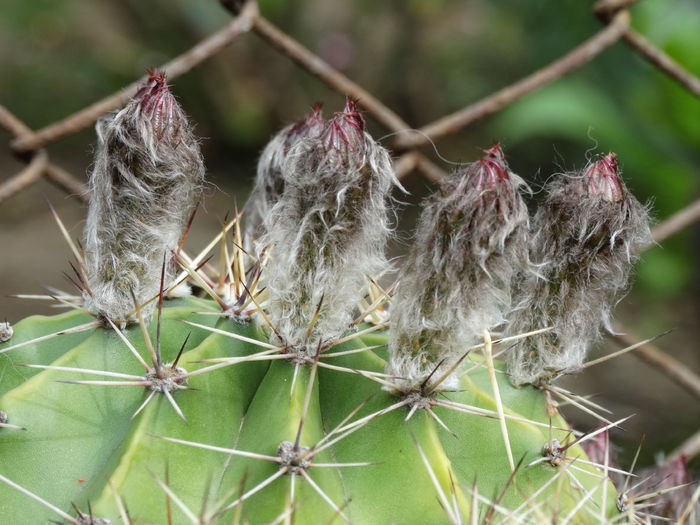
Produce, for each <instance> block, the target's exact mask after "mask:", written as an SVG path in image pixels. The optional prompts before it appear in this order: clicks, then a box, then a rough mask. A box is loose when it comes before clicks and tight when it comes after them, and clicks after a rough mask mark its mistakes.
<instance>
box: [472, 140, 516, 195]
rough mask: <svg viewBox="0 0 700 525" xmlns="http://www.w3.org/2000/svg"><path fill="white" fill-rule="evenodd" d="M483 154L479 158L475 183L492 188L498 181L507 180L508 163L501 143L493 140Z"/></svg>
mask: <svg viewBox="0 0 700 525" xmlns="http://www.w3.org/2000/svg"><path fill="white" fill-rule="evenodd" d="M483 151H484V156H483V157H482V158H481V159H480V160H479V164H480V168H479V172H478V179H477V184H478V185H479V186H483V187H486V188H492V187H494V186H495V185H496V184H498V183H499V182H502V181H504V180H508V179H509V178H510V176H509V175H508V164H506V156H505V154H504V153H503V149H502V148H501V145H500V144H499V143H497V142H495V143H494V144H493V145H492V146H491V147H490V148H489V149H485V150H483Z"/></svg>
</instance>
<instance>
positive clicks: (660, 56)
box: [622, 29, 700, 97]
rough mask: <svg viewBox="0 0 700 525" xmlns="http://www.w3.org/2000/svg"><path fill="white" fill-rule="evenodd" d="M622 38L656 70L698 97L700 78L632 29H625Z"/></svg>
mask: <svg viewBox="0 0 700 525" xmlns="http://www.w3.org/2000/svg"><path fill="white" fill-rule="evenodd" d="M622 36H623V38H624V39H625V42H627V43H628V44H629V45H630V46H632V48H634V50H635V51H637V52H638V53H639V54H640V55H642V56H643V57H644V58H646V59H647V60H648V61H649V62H651V63H652V64H653V65H654V66H656V67H657V69H660V70H661V71H663V72H664V73H666V74H667V75H668V76H669V77H671V78H672V79H673V80H675V81H676V82H678V83H679V84H680V85H681V86H683V87H684V88H685V89H687V90H688V91H690V92H691V93H692V94H693V95H695V96H696V97H700V78H698V77H696V76H695V75H693V74H692V73H690V72H689V71H686V70H685V69H684V68H683V67H682V66H681V65H680V64H678V62H676V61H675V60H673V59H672V58H671V57H670V56H668V55H667V54H666V53H664V52H663V51H662V50H661V49H659V48H658V47H656V46H654V45H653V44H651V43H650V42H649V41H648V40H647V39H646V38H644V37H643V36H642V35H640V34H639V33H637V32H636V31H634V30H633V29H627V31H625V34H624V35H622Z"/></svg>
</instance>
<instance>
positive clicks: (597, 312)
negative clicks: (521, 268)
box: [508, 153, 652, 385]
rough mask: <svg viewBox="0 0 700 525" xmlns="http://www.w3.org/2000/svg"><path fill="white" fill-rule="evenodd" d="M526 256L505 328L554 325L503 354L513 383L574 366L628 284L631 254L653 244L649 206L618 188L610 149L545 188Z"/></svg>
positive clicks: (607, 324)
mask: <svg viewBox="0 0 700 525" xmlns="http://www.w3.org/2000/svg"><path fill="white" fill-rule="evenodd" d="M533 228H534V233H533V244H532V252H531V259H532V260H533V262H535V263H537V265H538V273H537V275H529V276H528V277H526V278H525V279H524V280H523V282H522V286H521V288H520V297H519V304H518V306H517V308H516V309H515V311H514V312H513V314H512V321H511V323H510V324H509V332H510V333H512V334H518V333H523V332H527V331H530V330H534V329H536V328H541V327H544V326H550V327H552V330H551V331H549V332H546V333H542V334H539V335H536V336H534V337H530V338H527V339H523V340H521V341H519V342H518V343H517V344H516V345H515V347H514V348H512V349H511V350H510V352H509V355H508V368H509V373H510V376H511V380H512V381H513V383H515V384H517V385H520V384H524V383H533V384H538V383H540V382H542V381H545V382H546V381H549V380H550V379H552V378H553V377H556V376H557V375H559V374H562V373H572V372H576V371H577V370H579V369H580V368H581V366H582V364H583V361H584V359H585V357H586V353H587V351H588V348H589V346H590V345H591V343H592V342H593V341H595V340H596V339H597V338H598V337H599V336H600V329H601V326H602V327H605V328H606V329H608V330H611V326H610V319H611V311H612V308H613V307H614V305H615V304H616V303H617V301H619V299H620V298H621V295H622V293H623V292H624V290H625V289H626V288H627V283H628V280H629V275H630V272H631V270H632V266H633V263H634V261H635V258H636V254H637V253H639V252H640V251H641V250H642V249H643V248H644V247H646V246H648V245H649V244H650V243H651V242H652V238H651V233H650V229H649V216H648V212H647V209H646V208H645V207H644V206H642V205H641V204H640V203H639V201H637V199H636V198H635V197H634V196H633V195H632V194H631V193H630V192H629V191H627V189H626V188H625V186H624V183H623V182H622V180H621V179H620V177H619V169H618V164H617V158H616V156H615V155H614V154H613V153H610V154H608V155H606V156H605V157H603V158H601V159H600V160H597V161H595V162H592V163H591V164H589V165H588V166H587V167H586V168H585V169H584V170H583V171H582V172H581V173H578V174H575V175H563V176H561V177H559V178H558V179H556V180H554V181H553V182H552V183H551V184H550V185H549V187H548V195H547V197H546V200H545V202H544V203H543V205H542V206H541V207H540V208H539V210H538V212H537V214H536V215H535V218H534V220H533Z"/></svg>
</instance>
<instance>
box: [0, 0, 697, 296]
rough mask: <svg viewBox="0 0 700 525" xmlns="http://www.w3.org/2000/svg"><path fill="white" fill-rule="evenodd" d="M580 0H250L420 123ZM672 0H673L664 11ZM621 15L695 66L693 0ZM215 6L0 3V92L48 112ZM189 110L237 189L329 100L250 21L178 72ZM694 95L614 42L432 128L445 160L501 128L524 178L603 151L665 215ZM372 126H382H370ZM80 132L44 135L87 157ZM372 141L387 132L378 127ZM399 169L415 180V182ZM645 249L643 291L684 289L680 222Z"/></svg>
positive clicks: (527, 61) (215, 11)
mask: <svg viewBox="0 0 700 525" xmlns="http://www.w3.org/2000/svg"><path fill="white" fill-rule="evenodd" d="M591 4H592V2H581V1H580V0H531V1H530V2H522V1H518V0H497V1H487V0H474V1H471V2H464V1H459V0H386V1H384V2H375V1H372V0H354V1H348V0H306V1H303V2H302V1H286V0H261V1H260V9H261V11H262V12H263V13H264V14H265V15H266V16H268V17H269V18H271V19H272V20H273V22H275V23H276V24H278V25H279V26H281V27H282V28H283V29H284V30H285V31H287V32H289V33H290V34H291V35H293V36H295V37H296V38H298V39H299V40H301V42H302V43H303V44H304V45H306V46H308V47H309V48H310V49H312V50H313V51H315V52H316V53H318V54H319V55H320V56H321V57H323V58H324V59H325V60H327V61H329V62H330V63H331V64H333V65H334V66H335V67H337V68H339V69H340V70H341V71H343V72H345V73H346V74H348V75H349V76H350V77H351V78H353V79H356V80H357V81H358V82H359V83H360V84H362V85H364V86H366V87H367V88H368V89H369V90H370V91H372V92H373V93H375V94H376V95H377V96H378V97H379V98H380V99H382V100H384V101H385V102H387V103H388V105H389V106H390V107H392V108H393V109H394V110H396V111H397V112H398V113H399V114H401V115H402V116H404V117H405V118H406V119H407V120H408V121H409V122H411V123H412V124H413V125H416V126H419V125H422V124H424V123H426V122H429V121H431V120H433V119H435V118H436V117H438V116H441V115H444V114H446V113H448V112H450V111H453V110H455V109H457V108H460V107H462V106H464V105H466V104H468V103H470V102H472V101H475V100H478V99H479V98H481V97H483V96H485V95H487V94H489V93H491V92H493V91H495V90H496V89H499V88H501V87H503V86H505V85H508V84H509V83H511V82H513V81H515V80H517V79H519V78H521V77H522V76H524V75H527V74H529V73H530V72H532V71H534V70H535V69H537V68H539V67H543V66H545V65H546V64H548V63H549V62H550V61H551V60H553V59H555V58H557V57H559V56H561V55H562V54H564V53H565V52H567V51H569V50H570V49H571V48H573V47H575V46H576V45H578V44H579V43H580V42H581V41H583V40H584V39H585V38H588V37H589V36H591V35H592V34H594V33H595V32H596V31H597V30H598V29H599V28H600V24H599V23H598V22H597V21H596V20H595V17H594V16H593V15H592V14H591ZM671 7H672V8H671ZM632 14H633V24H634V26H635V27H636V28H637V29H638V30H639V31H640V32H641V33H642V34H644V35H646V36H647V38H649V39H650V40H651V41H652V42H654V43H655V44H657V45H659V46H660V47H662V48H663V49H664V50H666V51H667V52H668V53H669V54H671V55H672V56H673V57H675V58H676V59H677V60H678V61H679V62H681V63H682V64H684V65H685V67H686V68H688V69H689V70H690V71H692V72H694V73H695V74H696V75H700V54H698V53H697V50H698V49H700V4H698V2H697V1H696V0H674V1H672V2H671V1H670V0H644V1H643V2H640V3H639V5H636V6H634V7H633V9H632ZM229 20H230V16H229V14H228V13H227V12H225V11H224V10H223V9H222V8H221V7H220V6H219V5H218V2H216V1H215V0H150V1H143V0H123V1H121V2H110V1H108V0H92V1H91V2H84V1H81V0H64V1H62V2H56V1H55V0H32V1H30V2H27V1H26V0H3V2H2V3H0V79H1V80H0V100H1V101H2V103H3V104H5V105H7V107H9V108H10V109H11V110H12V111H14V112H16V113H17V114H18V115H19V116H21V118H23V119H24V120H25V121H26V122H27V123H28V124H29V125H30V126H33V127H40V126H43V125H46V124H48V123H50V122H53V121H55V120H57V119H60V118H62V117H64V116H66V115H68V114H70V113H72V112H73V111H76V110H78V109H80V108H81V107H83V106H85V105H86V104H88V103H90V102H93V101H95V100H97V99H99V98H101V97H103V96H105V95H106V94H109V93H111V92H113V91H114V90H116V89H118V88H119V87H121V86H123V85H126V84H127V83H129V82H131V81H132V80H133V79H134V78H135V77H137V76H139V75H141V74H142V73H143V72H144V70H145V69H147V68H149V67H153V66H155V65H158V64H161V63H163V62H165V61H166V60H168V59H169V58H171V57H173V56H175V55H177V54H178V53H180V52H182V51H184V50H186V49H187V48H189V47H190V46H192V45H193V44H194V43H195V42H197V41H198V40H200V39H201V38H203V37H205V36H206V35H208V34H210V33H211V32H213V31H215V30H217V29H219V28H221V27H223V26H224V25H225V24H226V23H227V22H228V21H229ZM175 84H176V86H175V92H176V93H177V94H178V96H179V97H180V98H181V100H182V102H183V104H184V106H185V107H186V108H187V110H188V112H189V113H190V114H191V115H192V116H193V118H194V119H195V120H196V122H197V123H198V126H199V127H198V130H199V133H200V134H201V136H203V137H204V146H205V154H206V157H207V161H208V164H209V167H210V170H211V172H212V173H213V176H214V177H213V180H214V182H215V183H216V184H217V185H218V186H220V187H222V188H223V189H225V190H230V191H235V192H236V193H237V194H238V200H239V201H241V200H243V197H244V194H245V192H246V191H247V189H248V187H249V184H250V179H251V177H252V175H253V173H254V163H255V158H256V156H257V153H258V151H259V150H260V149H261V148H262V146H263V145H264V142H265V140H266V139H267V137H269V136H270V135H271V134H272V133H273V132H274V131H275V130H276V129H278V128H279V127H280V126H282V125H283V124H285V123H286V122H288V121H290V120H292V119H294V118H296V117H297V116H298V115H300V114H301V113H303V112H304V111H305V110H306V108H307V107H308V106H309V104H311V103H313V102H314V101H316V100H322V101H324V102H326V106H327V108H328V109H327V111H329V112H332V111H334V110H335V109H336V108H337V107H339V105H340V97H339V96H338V95H337V94H335V93H332V92H330V91H329V90H328V89H327V88H326V87H325V86H324V85H323V84H321V83H320V82H319V81H317V80H316V79H315V78H313V77H311V76H310V75H308V74H306V73H304V72H303V71H300V70H299V69H298V68H297V67H296V66H294V65H293V64H292V63H291V62H290V61H289V60H287V59H286V58H284V57H282V56H280V55H278V54H277V53H276V52H275V51H274V50H272V49H270V48H269V46H268V45H267V44H266V43H264V42H261V41H260V39H259V38H257V37H256V36H254V35H248V36H244V37H243V38H240V39H238V40H237V41H236V42H235V43H234V44H233V45H231V46H230V47H229V48H228V49H227V50H226V51H225V52H223V53H222V54H221V55H219V56H217V57H215V58H212V59H210V60H209V61H208V62H206V63H205V64H203V65H202V66H200V67H198V68H197V69H195V70H194V71H193V72H191V73H190V74H188V75H185V76H184V77H182V78H179V79H177V81H176V82H175ZM698 104H699V102H698V100H697V98H695V97H693V96H692V95H690V94H688V93H687V92H685V91H684V90H683V89H682V88H680V87H679V86H678V85H677V84H675V83H674V82H673V81H671V80H669V79H668V78H667V77H665V76H664V75H663V74H661V73H659V72H658V71H656V70H655V69H654V68H653V67H651V66H650V65H649V64H648V63H646V62H645V61H643V60H642V59H641V58H639V57H638V56H637V55H635V54H634V53H633V52H632V51H631V50H630V49H628V48H627V47H626V46H625V44H623V43H618V44H616V45H615V46H613V47H612V48H611V49H609V50H607V51H606V52H604V53H603V54H602V55H601V56H599V57H598V58H596V59H595V60H594V61H593V62H592V63H590V64H588V65H586V66H585V67H583V68H582V69H580V70H578V71H576V72H574V73H573V74H571V75H569V76H568V77H566V78H564V79H562V80H559V81H558V82H556V83H554V84H552V85H550V86H548V87H546V88H544V89H542V90H540V91H537V92H535V93H532V94H530V95H528V96H526V97H524V98H523V99H522V100H520V101H518V102H517V103H515V104H513V105H512V106H510V107H509V108H507V109H506V110H504V111H503V112H501V113H499V114H497V115H495V116H492V117H489V118H487V119H485V120H484V121H483V122H479V123H477V124H476V125H473V126H471V127H470V128H468V129H466V130H463V131H461V132H460V133H459V134H458V135H457V136H455V137H450V138H448V139H446V140H443V141H440V143H439V144H438V149H439V152H440V155H441V156H442V157H444V158H445V159H449V160H450V161H457V162H463V161H468V160H471V159H473V158H474V157H475V156H476V155H477V154H478V148H479V147H480V146H484V145H487V144H488V143H489V142H490V141H491V140H494V139H498V140H501V141H503V142H504V143H505V145H506V146H507V148H508V152H509V154H510V158H511V161H512V164H513V167H514V168H515V169H516V171H518V172H519V173H520V174H522V175H523V176H524V177H525V178H526V179H527V180H529V181H532V182H533V187H534V188H535V189H538V188H539V187H540V186H541V184H542V183H543V182H544V181H545V180H546V179H547V177H549V176H550V175H551V173H553V172H556V171H565V170H570V169H576V168H580V167H581V166H582V165H584V164H585V162H586V160H587V158H590V157H591V156H592V155H594V154H596V153H597V152H606V151H608V150H614V151H616V152H617V153H618V154H619V156H620V158H621V159H622V163H623V166H624V169H625V175H626V178H627V179H628V181H629V184H630V185H631V186H632V188H633V189H634V191H635V193H636V194H637V195H638V196H639V197H640V199H650V198H652V197H653V199H654V210H655V211H654V214H655V215H656V216H657V217H658V218H659V219H661V218H664V217H667V216H668V215H670V214H671V213H673V212H674V211H677V210H678V209H680V208H681V207H683V206H684V205H686V204H688V203H689V202H691V201H692V200H693V199H695V198H697V197H698V193H699V191H698V182H697V180H698V168H697V166H698V165H699V164H700V158H699V157H700V152H699V151H698V148H697V144H698V143H700V119H699V118H698V114H700V112H699V111H698ZM371 126H372V128H373V131H375V132H376V133H377V134H378V136H381V135H383V134H384V130H380V129H378V128H377V127H376V126H374V125H373V124H371ZM93 140H94V138H93V132H92V131H91V130H87V131H85V132H82V133H80V134H79V135H77V136H74V137H70V138H68V139H66V140H64V141H62V142H60V143H58V144H56V145H53V146H51V150H52V152H55V155H56V156H57V157H58V158H62V159H70V160H71V164H72V165H79V166H83V167H84V168H85V169H86V168H87V166H88V165H89V162H90V160H89V152H90V147H89V144H91V143H92V142H93ZM386 140H387V142H388V141H389V140H390V139H388V138H387V139H386ZM407 184H408V185H409V186H410V187H411V189H412V190H414V192H416V193H417V195H415V196H414V197H413V198H412V202H417V201H419V200H420V198H421V196H422V194H424V192H425V191H426V184H425V183H424V182H422V181H420V180H419V181H416V180H413V181H411V180H409V181H407ZM691 236H692V234H691V233H688V232H686V233H683V234H681V235H679V236H677V237H675V238H673V239H671V240H670V241H669V242H668V243H665V245H664V249H662V250H654V251H652V252H649V253H648V254H646V255H645V257H644V261H643V264H642V265H641V268H640V271H639V274H640V279H641V283H642V285H643V286H644V287H646V290H647V291H648V292H654V293H657V294H674V293H676V292H678V291H680V290H683V289H685V288H687V287H688V285H689V284H691V283H692V284H694V285H695V286H697V284H698V282H697V272H694V271H693V270H694V268H695V266H696V264H697V263H696V262H695V261H694V260H693V259H692V255H693V252H697V243H698V239H697V235H696V236H695V237H696V238H691Z"/></svg>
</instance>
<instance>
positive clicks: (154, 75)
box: [134, 69, 181, 139]
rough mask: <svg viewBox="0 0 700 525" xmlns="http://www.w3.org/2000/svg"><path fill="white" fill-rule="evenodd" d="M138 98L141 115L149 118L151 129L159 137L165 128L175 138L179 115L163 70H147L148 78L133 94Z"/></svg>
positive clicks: (178, 126)
mask: <svg viewBox="0 0 700 525" xmlns="http://www.w3.org/2000/svg"><path fill="white" fill-rule="evenodd" d="M134 99H135V100H140V102H141V111H142V112H143V115H144V116H146V117H147V118H149V119H150V120H151V123H152V125H153V130H154V132H155V133H156V136H157V137H158V138H159V139H160V138H162V137H163V135H164V134H165V131H166V130H170V133H169V135H170V136H171V137H172V138H173V139H176V138H177V136H178V133H179V131H180V121H181V116H180V115H179V113H178V108H176V101H175V97H173V95H172V94H171V93H170V89H169V88H168V83H167V79H166V76H165V73H164V72H160V71H155V70H153V69H149V70H148V80H147V81H146V83H145V84H144V85H143V86H142V87H141V89H139V90H138V91H137V92H136V95H134Z"/></svg>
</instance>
